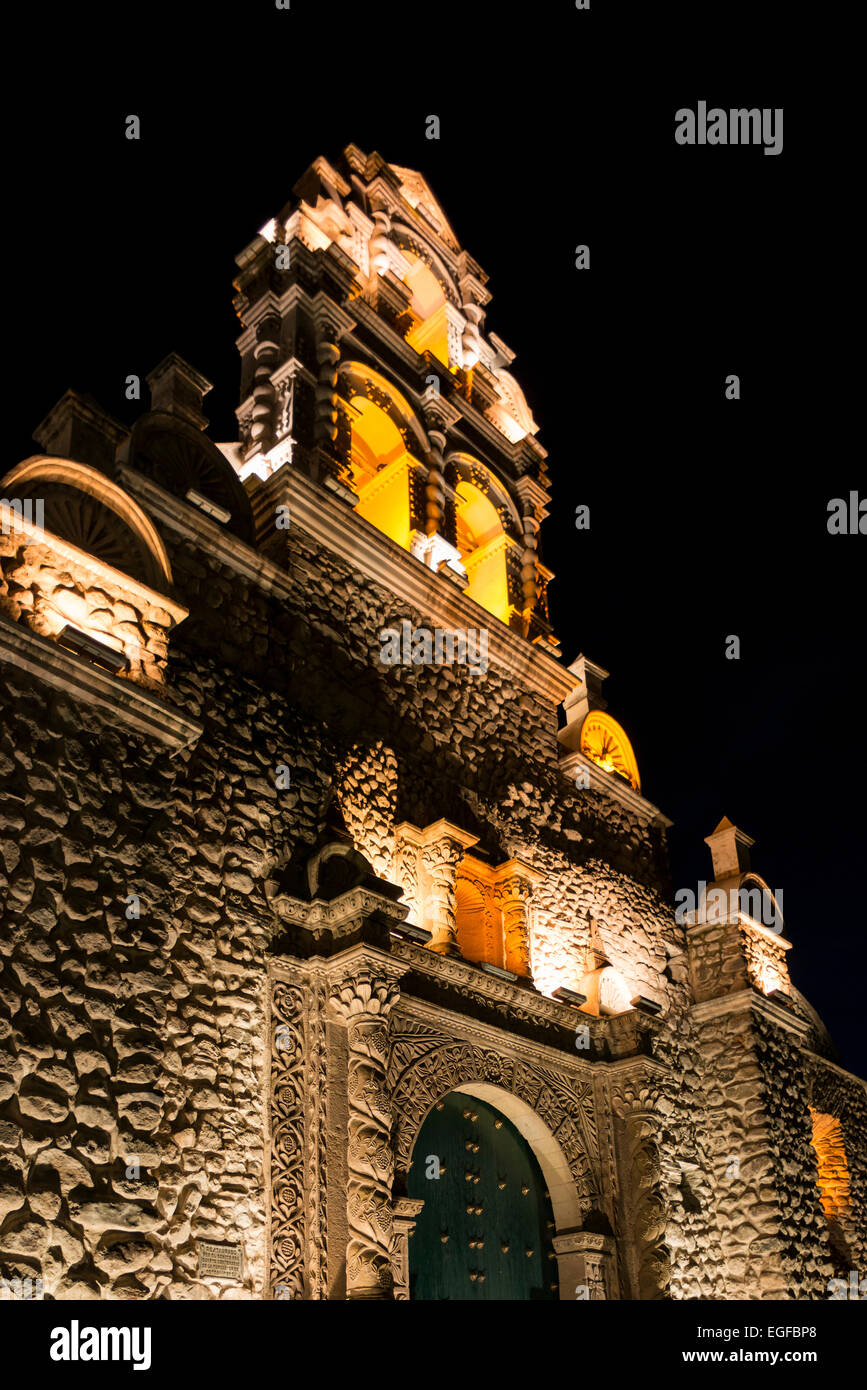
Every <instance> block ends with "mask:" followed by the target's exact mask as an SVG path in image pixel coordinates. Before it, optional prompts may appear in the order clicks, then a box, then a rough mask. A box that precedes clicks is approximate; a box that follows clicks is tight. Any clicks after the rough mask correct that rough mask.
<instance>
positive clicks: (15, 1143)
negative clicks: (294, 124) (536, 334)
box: [0, 146, 867, 1300]
mask: <svg viewBox="0 0 867 1390" xmlns="http://www.w3.org/2000/svg"><path fill="white" fill-rule="evenodd" d="M237 266H238V274H237V279H236V282H235V289H236V300H235V307H236V311H237V314H238V318H239V321H240V335H239V338H238V349H239V352H240V357H241V404H240V407H239V409H238V411H237V418H238V437H237V439H236V440H234V441H232V442H229V443H219V444H218V443H215V442H213V441H212V440H211V438H210V437H209V435H208V433H207V432H206V430H207V420H206V418H205V415H204V413H203V411H204V398H205V396H206V395H207V393H208V391H209V390H210V389H211V387H210V383H209V382H207V381H206V380H205V379H204V377H202V376H201V374H200V373H199V372H198V371H196V370H195V368H194V367H192V366H191V365H190V364H188V363H187V362H185V361H184V360H182V359H181V358H180V357H178V356H177V355H175V354H170V355H169V356H168V357H166V358H165V359H164V361H162V362H161V363H160V364H159V366H158V367H156V368H155V370H154V371H153V372H152V373H151V375H150V376H149V378H148V385H149V388H150V392H151V408H150V409H149V410H148V411H146V412H145V413H143V414H142V415H141V416H140V417H139V419H138V420H137V421H136V423H135V424H134V425H133V426H132V428H131V429H129V428H127V427H126V426H124V425H122V424H120V423H119V422H118V421H116V420H114V419H113V418H112V417H111V416H110V415H108V414H107V413H106V412H105V411H104V410H103V409H102V408H101V407H100V406H99V405H98V404H97V403H96V402H95V401H93V400H92V399H91V398H90V397H86V396H82V395H79V394H77V393H76V392H73V391H69V392H67V393H66V395H65V396H64V397H63V398H62V400H61V401H60V402H59V403H58V404H57V405H56V406H55V407H54V409H53V410H52V411H51V412H50V414H49V415H48V417H47V419H46V420H44V421H43V422H42V424H41V425H40V426H39V427H38V429H37V431H36V433H35V436H34V437H35V439H36V441H37V443H38V445H39V449H40V452H39V453H37V454H34V455H33V456H32V457H30V458H28V459H26V460H24V461H23V462H21V463H19V464H17V465H15V466H14V467H12V468H11V469H10V470H9V471H7V473H6V475H5V477H4V478H3V480H2V483H0V491H2V494H3V501H2V503H0V521H2V529H0V562H2V581H0V692H2V708H3V719H2V725H0V776H2V779H3V799H2V813H0V820H2V829H0V893H2V904H3V906H2V925H0V968H2V973H0V1294H2V1293H3V1292H4V1290H5V1293H6V1295H7V1296H10V1291H12V1292H13V1293H14V1290H15V1289H16V1288H18V1289H19V1290H20V1289H21V1288H22V1287H24V1283H25V1281H30V1283H29V1285H28V1287H30V1288H31V1289H36V1290H38V1294H37V1296H42V1297H45V1298H52V1299H77V1298H90V1299H93V1298H105V1299H154V1298H156V1299H172V1300H182V1299H203V1298H204V1299H237V1298H252V1299H262V1298H265V1299H298V1300H306V1299H332V1300H344V1299H350V1300H355V1299H371V1298H372V1299H388V1300H392V1299H394V1300H405V1299H467V1300H478V1299H513V1300H530V1299H542V1298H544V1299H553V1298H558V1299H561V1300H567V1299H576V1298H578V1299H595V1300H599V1299H606V1300H617V1299H620V1300H630V1299H632V1300H635V1299H639V1300H653V1299H735V1298H759V1299H824V1298H829V1297H833V1296H836V1295H835V1292H834V1290H835V1288H836V1287H837V1285H838V1283H839V1281H846V1280H848V1278H849V1274H850V1272H851V1271H853V1270H854V1271H860V1270H864V1268H865V1265H867V1088H865V1083H864V1082H863V1081H862V1080H860V1079H858V1078H857V1077H855V1076H853V1075H851V1074H850V1073H849V1072H847V1071H846V1070H845V1069H844V1068H843V1067H842V1066H841V1064H840V1062H839V1060H838V1059H837V1056H836V1053H835V1051H834V1048H833V1044H832V1043H831V1041H830V1039H829V1037H828V1035H827V1033H826V1030H825V1029H824V1027H823V1025H822V1023H821V1021H820V1020H819V1018H818V1017H817V1015H816V1014H815V1012H814V1011H813V1010H812V1008H811V1007H810V1005H809V1004H808V1003H807V1001H806V1000H805V999H804V998H803V996H802V995H801V994H800V993H799V992H798V991H797V990H796V989H795V988H794V986H793V985H792V983H791V981H790V978H789V973H788V967H787V958H788V953H789V950H790V945H791V943H790V942H789V941H788V940H787V938H786V936H785V930H784V924H783V923H782V920H781V915H780V913H779V911H778V909H777V903H776V900H775V899H774V896H773V893H772V892H771V890H770V888H769V886H768V885H767V884H766V883H765V882H764V880H763V879H762V878H761V877H760V875H759V874H758V873H757V872H756V871H755V870H754V869H753V868H752V866H751V863H750V857H749V856H750V846H751V843H752V842H751V841H750V839H749V837H748V836H747V835H746V834H745V833H744V832H743V831H742V830H740V829H739V828H738V827H736V826H734V825H732V824H731V822H729V821H728V820H727V819H726V818H723V819H722V820H721V821H720V823H719V825H718V826H717V827H716V829H715V830H713V831H712V833H711V834H709V835H708V837H707V844H708V848H709V855H710V857H709V867H708V879H709V886H708V885H704V886H703V887H702V888H701V889H700V890H698V891H697V893H696V898H695V901H694V902H693V903H692V904H691V905H687V904H681V905H678V906H676V905H673V894H672V892H671V887H670V884H669V880H668V868H667V856H666V844H665V836H666V829H667V827H668V825H669V824H670V822H668V821H667V820H666V817H665V815H664V814H663V813H662V812H661V811H660V810H659V809H657V808H656V807H655V806H654V805H653V804H652V803H651V802H650V801H649V800H647V798H646V797H645V795H644V793H643V791H642V786H641V776H640V769H639V766H638V761H637V759H636V756H635V753H634V751H633V748H632V746H631V743H630V740H629V738H628V735H627V733H626V732H625V731H624V729H623V728H622V726H621V725H620V724H619V722H618V721H617V719H616V718H615V717H614V715H613V714H611V713H609V712H608V709H607V705H606V700H605V698H604V695H603V688H604V682H605V679H606V675H607V673H606V672H605V671H604V670H603V669H602V668H601V667H600V666H598V665H597V664H595V663H594V662H593V661H591V660H590V659H589V657H586V656H584V655H581V656H579V657H577V659H575V660H574V661H572V664H571V665H568V666H567V665H565V664H564V662H563V661H562V660H561V656H560V650H559V645H558V642H557V640H556V637H555V634H554V632H553V631H552V627H551V624H550V621H549V615H548V609H547V601H546V588H547V585H548V582H549V580H550V578H551V574H550V571H549V570H547V569H546V568H545V565H544V564H543V562H542V558H541V555H540V550H539V543H538V537H539V530H540V526H541V523H542V521H543V520H544V518H545V516H546V514H547V513H546V508H547V507H548V504H549V500H550V492H549V478H548V474H547V470H546V456H545V451H544V449H543V448H542V447H541V445H540V444H539V442H538V440H537V437H536V435H537V427H536V424H535V422H534V420H533V416H532V414H531V411H530V409H529V407H528V405H527V402H526V400H525V397H524V395H523V393H522V391H521V388H520V386H519V385H518V382H517V380H516V378H515V376H514V375H513V374H512V371H511V366H512V359H513V354H512V352H511V351H510V350H509V348H508V347H507V346H506V344H505V343H504V342H502V341H501V340H500V339H499V338H497V337H496V335H495V334H493V333H489V332H488V331H487V330H486V326H485V316H486V308H487V305H488V302H489V299H490V295H489V292H488V290H487V289H486V276H485V274H484V271H483V270H482V268H481V267H480V265H479V264H478V263H477V262H476V261H475V260H473V258H472V257H471V256H470V254H469V253H468V252H467V251H465V250H463V249H462V247H461V246H460V244H459V242H458V241H457V239H456V237H455V235H454V233H453V231H452V228H451V226H450V224H449V222H448V221H447V219H446V217H445V214H444V213H443V210H442V208H441V207H440V206H439V204H438V203H437V201H436V199H435V197H434V195H433V193H432V192H431V190H430V188H429V187H428V185H427V183H426V181H425V180H424V178H423V177H422V176H421V175H420V174H418V173H416V172H414V171H412V170H409V169H405V168H402V167H400V166H397V165H391V164H388V163H386V162H385V160H384V159H383V158H382V157H381V156H379V155H378V154H372V155H366V154H364V153H363V152H362V151H361V150H359V149H358V148H357V147H355V146H349V147H348V148H347V149H346V150H345V151H344V152H343V155H342V156H341V158H340V160H339V161H337V162H336V163H330V162H328V161H327V160H325V159H318V160H317V161H316V162H315V164H314V165H313V166H312V167H311V168H310V169H309V170H308V171H307V173H306V174H304V175H303V177H302V178H301V179H300V180H299V182H298V183H297V184H296V186H295V189H294V191H293V196H292V198H291V200H290V202H289V203H288V204H287V205H286V207H285V208H283V210H282V211H281V212H280V213H279V214H278V215H277V216H275V217H274V218H273V219H272V220H271V221H269V222H268V223H267V224H266V225H265V226H264V227H263V228H262V229H261V231H260V232H259V234H258V235H257V236H256V237H255V238H254V239H253V240H252V242H251V243H250V244H249V245H248V246H247V247H246V248H245V250H244V251H243V252H242V253H241V254H240V255H239V256H238V257H237ZM16 1281H18V1282H17V1283H16Z"/></svg>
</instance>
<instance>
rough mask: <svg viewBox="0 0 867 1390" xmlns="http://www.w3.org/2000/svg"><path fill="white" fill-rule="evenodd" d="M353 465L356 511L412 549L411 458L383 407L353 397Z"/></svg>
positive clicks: (397, 430)
mask: <svg viewBox="0 0 867 1390" xmlns="http://www.w3.org/2000/svg"><path fill="white" fill-rule="evenodd" d="M350 406H351V408H352V433H351V446H350V447H351V464H352V482H353V487H354V488H355V491H356V492H357V493H358V506H357V508H356V511H357V512H358V514H359V516H363V517H364V519H365V521H369V522H370V523H371V525H372V526H375V527H376V528H377V530H378V531H383V532H384V533H385V535H387V536H390V537H391V539H392V540H393V541H397V543H398V545H400V546H402V547H403V548H404V549H405V550H408V549H409V544H410V537H411V531H412V528H411V526H410V492H409V472H410V469H411V467H412V460H411V456H410V454H409V452H408V450H407V447H406V444H405V443H404V439H403V436H402V434H401V432H400V430H399V429H398V427H397V425H396V424H395V423H394V421H393V420H392V419H391V418H390V417H389V416H388V415H387V414H386V413H385V411H384V410H382V409H381V408H380V406H378V405H375V404H374V402H373V401H370V400H367V399H366V398H365V397H363V396H353V397H352V399H351V401H350Z"/></svg>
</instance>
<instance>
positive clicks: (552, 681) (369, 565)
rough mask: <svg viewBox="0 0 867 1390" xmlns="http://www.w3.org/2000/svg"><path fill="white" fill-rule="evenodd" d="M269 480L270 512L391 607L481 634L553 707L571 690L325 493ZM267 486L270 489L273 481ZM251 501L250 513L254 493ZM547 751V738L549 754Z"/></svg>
mask: <svg viewBox="0 0 867 1390" xmlns="http://www.w3.org/2000/svg"><path fill="white" fill-rule="evenodd" d="M275 479H276V480H277V485H276V486H275V490H274V492H273V494H271V500H272V501H273V502H274V504H275V505H276V504H277V503H278V502H279V501H280V500H281V499H285V500H286V501H287V502H288V505H289V506H290V508H291V515H292V518H293V525H296V526H298V527H299V528H301V529H302V530H304V531H305V532H307V534H308V535H310V536H312V537H313V539H314V540H316V541H318V542H319V543H320V544H322V545H324V546H326V547H327V548H328V549H329V550H331V551H333V552H334V553H335V554H337V555H338V556H340V558H341V559H343V560H344V561H345V562H346V563H347V564H349V565H350V566H351V567H352V568H353V569H355V570H359V571H360V572H361V573H362V574H364V575H365V576H366V577H367V578H368V579H370V580H372V581H373V582H374V583H375V584H378V585H380V586H381V587H382V588H384V589H388V590H390V591H391V593H392V594H393V595H394V596H395V600H397V601H399V602H403V603H405V604H406V605H407V606H408V607H413V608H415V609H417V610H419V611H420V612H421V613H422V614H424V615H425V620H426V621H427V622H429V623H432V624H434V625H435V626H438V627H442V628H444V629H445V630H447V631H453V630H455V629H456V628H462V629H464V630H466V629H467V628H477V629H486V630H487V632H488V656H489V661H490V662H491V663H492V664H494V665H495V666H497V667H498V668H499V669H500V670H502V671H505V673H506V674H507V675H509V676H510V677H511V678H513V679H514V680H516V681H518V682H520V683H521V684H523V685H525V686H526V687H528V688H529V689H530V690H532V691H534V692H535V693H536V694H538V695H541V696H542V697H543V698H544V699H546V700H548V701H550V702H551V703H552V704H555V705H557V704H559V703H560V702H561V700H563V699H564V698H565V696H566V695H567V694H568V692H569V691H570V690H571V688H572V685H573V683H574V678H573V677H572V676H570V675H569V673H568V671H565V670H564V669H563V668H562V667H561V666H560V665H559V663H558V662H556V661H555V660H554V659H553V657H550V656H548V655H547V654H546V653H545V652H544V651H542V649H541V648H540V647H538V646H535V645H534V644H533V643H530V642H528V641H527V640H526V639H525V638H523V637H520V636H519V635H518V634H517V633H515V632H513V631H512V630H511V628H508V627H507V626H506V624H505V623H503V622H501V621H500V620H499V619H498V618H495V617H494V616H493V615H492V614H491V613H489V612H488V611H487V609H485V608H482V607H481V606H480V605H479V604H478V603H476V601H475V600H474V599H471V598H468V597H467V596H466V594H464V593H462V592H461V591H460V589H458V588H457V586H456V585H455V584H453V583H452V581H451V580H450V579H447V578H446V577H445V576H443V575H438V574H434V572H433V571H432V570H430V569H428V568H427V566H425V565H424V564H422V563H421V561H419V560H417V559H416V558H415V557H414V556H412V555H411V554H410V553H409V552H408V551H406V550H403V549H402V547H401V546H399V545H398V544H397V542H396V541H393V540H390V539H389V537H388V536H386V535H384V534H383V533H382V532H381V531H378V530H377V529H376V527H375V526H373V525H372V524H371V523H370V522H368V521H365V520H364V518H363V517H360V516H358V515H357V514H355V513H353V514H352V516H351V517H350V516H348V515H347V509H346V507H345V505H343V504H342V503H341V502H340V501H339V500H337V498H335V497H334V495H333V494H332V493H331V492H330V491H329V489H328V488H325V487H321V486H319V484H317V483H314V482H312V481H311V479H310V478H308V477H306V476H305V475H304V474H302V473H299V472H297V471H295V470H291V471H287V470H285V469H282V470H280V472H279V473H277V474H275ZM269 482H271V483H272V485H273V480H269ZM260 486H261V484H260ZM251 501H252V502H253V505H254V507H255V492H252V493H251ZM553 743H554V738H553V734H552V750H553Z"/></svg>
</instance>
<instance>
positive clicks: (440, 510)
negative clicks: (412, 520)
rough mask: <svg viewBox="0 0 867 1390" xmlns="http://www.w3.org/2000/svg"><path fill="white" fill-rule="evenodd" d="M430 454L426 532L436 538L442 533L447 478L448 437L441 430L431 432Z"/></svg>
mask: <svg viewBox="0 0 867 1390" xmlns="http://www.w3.org/2000/svg"><path fill="white" fill-rule="evenodd" d="M428 438H429V439H430V445H431V447H430V453H429V454H428V456H427V463H428V474H427V483H426V485H425V532H426V534H427V535H429V536H435V535H437V534H438V533H440V532H442V529H443V515H444V510H445V487H444V483H445V477H444V469H445V464H444V463H443V449H444V448H445V447H446V437H445V435H444V434H443V433H442V431H441V430H430V431H429V434H428Z"/></svg>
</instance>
